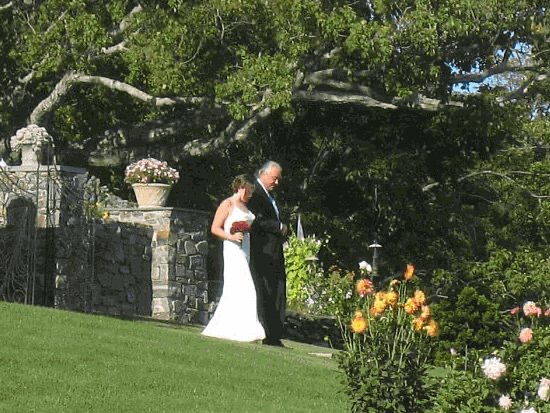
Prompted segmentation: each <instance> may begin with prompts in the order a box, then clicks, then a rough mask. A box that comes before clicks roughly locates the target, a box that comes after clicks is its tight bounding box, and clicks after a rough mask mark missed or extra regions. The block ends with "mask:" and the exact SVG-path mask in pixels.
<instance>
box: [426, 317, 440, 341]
mask: <svg viewBox="0 0 550 413" xmlns="http://www.w3.org/2000/svg"><path fill="white" fill-rule="evenodd" d="M424 330H426V333H428V335H429V336H430V337H435V336H437V335H438V334H439V325H438V324H437V322H436V321H435V320H430V321H428V325H427V326H426V327H424Z"/></svg>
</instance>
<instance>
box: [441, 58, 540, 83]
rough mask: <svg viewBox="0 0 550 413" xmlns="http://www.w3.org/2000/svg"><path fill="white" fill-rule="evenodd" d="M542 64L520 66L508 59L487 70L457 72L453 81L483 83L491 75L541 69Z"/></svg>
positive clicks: (452, 77) (452, 78)
mask: <svg viewBox="0 0 550 413" xmlns="http://www.w3.org/2000/svg"><path fill="white" fill-rule="evenodd" d="M541 68H542V66H541V65H524V66H518V65H513V64H508V63H507V62H506V61H504V62H503V63H500V64H498V65H495V66H493V67H490V68H488V69H486V70H482V71H481V72H478V73H463V74H456V75H453V76H451V83H452V84H456V83H482V82H483V81H485V80H487V79H488V78H490V77H491V76H494V75H499V74H503V73H510V72H512V73H518V72H533V71H536V70H538V69H541Z"/></svg>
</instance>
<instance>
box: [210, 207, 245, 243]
mask: <svg viewBox="0 0 550 413" xmlns="http://www.w3.org/2000/svg"><path fill="white" fill-rule="evenodd" d="M230 211H231V201H230V200H229V199H225V200H224V201H222V202H221V204H220V205H219V206H218V209H217V210H216V214H215V215H214V220H213V221H212V226H211V227H210V231H211V232H212V234H213V235H215V236H216V237H218V238H220V239H222V240H229V241H238V242H241V241H242V240H243V234H242V233H241V232H236V233H235V234H230V233H229V232H225V230H224V229H223V224H224V222H225V220H226V219H227V217H228V216H229V212H230Z"/></svg>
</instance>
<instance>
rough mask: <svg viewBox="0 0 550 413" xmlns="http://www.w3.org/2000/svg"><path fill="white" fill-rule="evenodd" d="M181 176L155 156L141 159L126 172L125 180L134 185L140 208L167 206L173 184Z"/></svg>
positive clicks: (127, 168) (129, 166) (128, 167)
mask: <svg viewBox="0 0 550 413" xmlns="http://www.w3.org/2000/svg"><path fill="white" fill-rule="evenodd" d="M179 178H180V175H179V172H178V171H176V170H175V169H174V168H171V167H169V166H168V164H167V163H166V162H165V161H159V160H158V159H155V158H145V159H140V160H139V161H137V162H134V163H132V164H130V165H128V166H127V167H126V170H125V172H124V181H126V182H127V183H129V184H130V185H132V188H133V190H134V193H135V194H136V200H137V202H138V206H139V208H156V207H162V206H165V205H166V200H167V199H168V195H169V194H170V190H171V189H172V185H174V184H175V183H176V182H177V181H178V179H179Z"/></svg>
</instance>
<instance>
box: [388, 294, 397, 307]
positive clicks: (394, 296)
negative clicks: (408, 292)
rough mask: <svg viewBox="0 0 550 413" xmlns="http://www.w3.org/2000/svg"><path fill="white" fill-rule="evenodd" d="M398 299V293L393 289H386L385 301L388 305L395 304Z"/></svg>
mask: <svg viewBox="0 0 550 413" xmlns="http://www.w3.org/2000/svg"><path fill="white" fill-rule="evenodd" d="M398 299H399V295H398V294H397V293H396V292H395V291H388V293H387V294H386V302H387V303H388V305H389V306H390V307H393V306H394V305H395V304H397V300H398Z"/></svg>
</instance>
